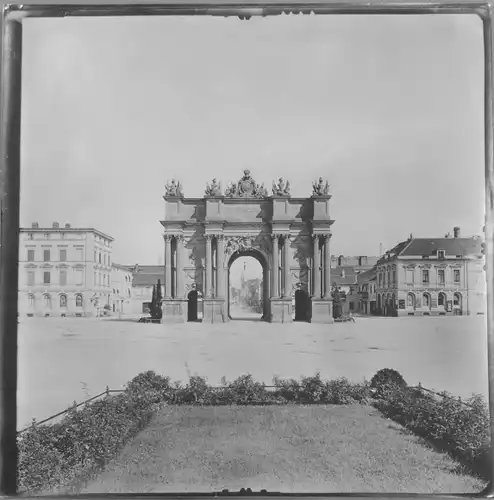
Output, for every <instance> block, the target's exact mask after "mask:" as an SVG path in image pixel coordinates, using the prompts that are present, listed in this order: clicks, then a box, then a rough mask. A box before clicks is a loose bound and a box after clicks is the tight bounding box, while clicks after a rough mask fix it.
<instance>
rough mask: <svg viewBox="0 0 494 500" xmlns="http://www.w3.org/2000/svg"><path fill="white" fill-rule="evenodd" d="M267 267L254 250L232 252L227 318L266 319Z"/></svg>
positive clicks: (229, 267)
mask: <svg viewBox="0 0 494 500" xmlns="http://www.w3.org/2000/svg"><path fill="white" fill-rule="evenodd" d="M268 286H269V278H268V269H267V263H266V261H265V259H264V257H263V255H262V254H261V253H260V252H259V251H257V250H254V249H252V250H243V251H237V252H235V253H234V254H233V255H232V256H231V257H230V260H229V263H228V286H227V290H228V294H227V295H228V318H229V319H231V320H248V321H264V320H267V319H268V318H269V311H268V299H269V288H268Z"/></svg>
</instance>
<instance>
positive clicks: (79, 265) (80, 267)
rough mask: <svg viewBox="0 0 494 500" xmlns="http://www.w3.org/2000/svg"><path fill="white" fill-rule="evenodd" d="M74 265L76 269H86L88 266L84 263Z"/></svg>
mask: <svg viewBox="0 0 494 500" xmlns="http://www.w3.org/2000/svg"><path fill="white" fill-rule="evenodd" d="M72 267H73V268H74V269H84V268H85V267H86V266H85V265H84V264H74V265H73V266H72Z"/></svg>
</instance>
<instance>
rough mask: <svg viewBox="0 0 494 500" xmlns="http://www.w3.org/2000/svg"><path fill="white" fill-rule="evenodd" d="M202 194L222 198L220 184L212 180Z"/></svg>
mask: <svg viewBox="0 0 494 500" xmlns="http://www.w3.org/2000/svg"><path fill="white" fill-rule="evenodd" d="M204 194H205V195H206V196H222V193H221V182H217V181H216V178H214V179H213V180H212V182H211V184H207V186H206V190H205V191H204Z"/></svg>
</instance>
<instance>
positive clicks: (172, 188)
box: [165, 179, 184, 196]
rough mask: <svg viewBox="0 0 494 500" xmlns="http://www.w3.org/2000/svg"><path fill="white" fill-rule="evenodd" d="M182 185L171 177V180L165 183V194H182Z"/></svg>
mask: <svg viewBox="0 0 494 500" xmlns="http://www.w3.org/2000/svg"><path fill="white" fill-rule="evenodd" d="M183 195H184V193H183V191H182V185H181V184H180V181H175V179H172V181H171V182H167V183H166V185H165V196H183Z"/></svg>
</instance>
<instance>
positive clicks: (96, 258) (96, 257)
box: [94, 250, 98, 262]
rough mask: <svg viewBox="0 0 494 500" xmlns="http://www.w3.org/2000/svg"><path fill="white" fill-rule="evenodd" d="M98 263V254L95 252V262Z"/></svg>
mask: <svg viewBox="0 0 494 500" xmlns="http://www.w3.org/2000/svg"><path fill="white" fill-rule="evenodd" d="M97 261H98V252H97V251H96V250H95V251H94V262H97Z"/></svg>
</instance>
